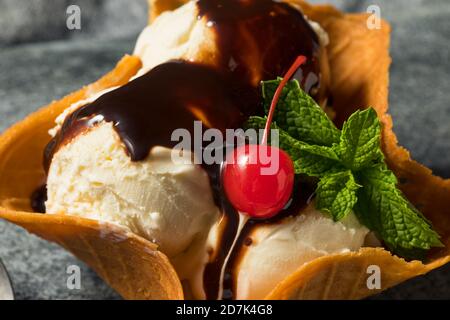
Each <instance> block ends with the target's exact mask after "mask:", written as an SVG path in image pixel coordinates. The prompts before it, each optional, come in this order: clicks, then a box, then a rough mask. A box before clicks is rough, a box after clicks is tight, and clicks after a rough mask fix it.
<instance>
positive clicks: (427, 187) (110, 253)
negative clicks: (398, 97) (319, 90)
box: [0, 0, 450, 299]
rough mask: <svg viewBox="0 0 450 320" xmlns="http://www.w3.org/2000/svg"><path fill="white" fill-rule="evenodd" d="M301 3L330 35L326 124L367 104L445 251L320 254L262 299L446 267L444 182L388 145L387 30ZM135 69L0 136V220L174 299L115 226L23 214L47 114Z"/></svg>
mask: <svg viewBox="0 0 450 320" xmlns="http://www.w3.org/2000/svg"><path fill="white" fill-rule="evenodd" d="M150 2H151V3H152V6H151V8H152V9H151V14H150V16H151V17H156V16H158V15H159V14H160V13H161V12H163V11H165V10H170V9H174V8H176V7H177V6H179V5H181V4H182V3H183V2H186V1H180V0H175V1H172V0H154V1H150ZM289 2H291V3H292V4H293V5H299V6H301V7H302V9H303V11H304V12H305V14H306V15H307V16H308V17H309V18H311V19H312V20H315V21H317V22H319V23H320V24H321V25H322V27H323V28H324V29H325V30H326V31H327V32H328V34H329V36H330V45H329V47H328V58H329V62H330V66H331V93H332V96H333V101H334V102H333V108H334V109H335V110H336V122H337V123H338V124H339V123H342V122H343V121H344V120H345V119H346V118H347V117H348V116H349V115H350V114H351V113H352V112H354V111H355V110H356V109H358V108H360V107H364V106H372V107H374V108H375V109H376V110H377V112H378V115H379V117H380V119H381V121H382V123H383V141H382V144H383V149H384V153H385V155H386V158H387V162H388V164H389V166H390V168H391V169H392V170H393V171H394V172H395V174H396V175H397V176H398V178H400V181H403V182H405V183H403V184H402V185H401V188H402V190H403V192H404V193H405V194H406V196H407V197H408V199H409V200H410V201H411V202H412V203H413V204H415V205H416V206H418V207H419V208H420V209H421V211H422V212H423V213H424V215H425V216H426V217H427V218H428V219H430V220H431V221H432V222H433V225H434V227H435V229H436V230H437V232H438V233H439V234H440V235H441V236H442V242H443V243H444V244H445V247H443V248H440V249H438V250H434V251H432V252H431V253H430V255H429V257H428V259H427V262H428V263H427V264H424V263H422V262H420V261H412V262H407V261H405V260H403V259H401V258H398V257H396V256H394V255H392V254H391V253H390V252H388V251H386V250H384V249H382V248H362V249H361V250H359V251H358V252H353V253H345V254H336V255H328V256H324V257H322V258H318V259H315V260H313V261H311V262H310V263H307V264H305V265H303V266H300V267H299V269H298V270H297V271H296V272H295V273H293V274H292V275H290V276H288V277H287V278H286V279H284V280H283V281H282V282H281V283H279V284H278V285H277V286H276V288H274V290H273V291H272V292H271V293H270V294H269V295H268V296H267V299H359V298H364V297H367V296H369V295H372V294H375V293H378V292H380V291H382V290H385V289H387V288H389V287H391V286H394V285H396V284H398V283H400V282H402V281H405V280H407V279H410V278H413V277H415V276H418V275H421V274H424V273H426V272H428V271H430V270H432V269H435V268H438V267H439V266H442V265H444V264H445V263H447V262H449V261H450V249H449V246H450V239H449V236H450V206H448V202H449V200H448V199H450V180H443V179H441V178H439V177H435V176H433V175H432V172H431V171H430V170H429V169H427V168H425V167H423V166H422V165H420V164H418V163H416V162H414V161H413V160H411V158H410V155H409V153H408V151H407V150H405V149H403V148H402V147H400V146H398V143H397V139H396V137H395V134H394V133H393V131H392V119H391V117H390V116H389V115H388V114H387V109H388V79H389V77H388V69H389V65H390V57H389V34H390V27H389V25H388V24H387V23H385V22H382V24H381V29H376V30H368V28H367V19H368V16H367V15H365V14H343V13H341V12H339V11H337V10H336V9H334V8H333V7H331V6H310V5H308V4H306V3H304V2H302V1H298V0H295V1H289ZM140 67H141V62H140V60H139V58H137V57H133V56H125V57H124V58H123V59H122V60H121V61H120V62H119V63H118V65H117V66H116V68H115V69H114V70H113V71H112V72H110V73H108V74H107V75H106V76H104V77H103V78H102V79H100V80H99V81H97V82H95V83H94V84H91V85H89V86H87V87H85V88H83V89H81V90H80V91H78V92H76V93H73V94H71V95H69V96H67V97H65V98H63V99H62V100H60V101H57V102H54V103H52V104H50V105H49V106H47V107H44V108H43V109H41V110H39V111H37V112H36V113H34V114H32V115H30V116H29V117H28V118H26V119H25V120H23V121H22V122H20V123H18V124H16V125H15V126H13V127H12V128H10V129H9V130H7V131H6V132H5V133H4V134H3V135H2V136H1V137H0V155H1V156H0V217H1V218H4V219H6V220H8V221H10V222H12V223H15V224H17V225H19V226H21V227H23V228H25V229H26V230H28V231H29V232H31V233H33V234H36V235H38V236H40V237H42V238H44V239H46V240H49V241H52V242H55V243H57V244H59V245H61V246H62V247H64V248H65V249H67V250H68V251H70V252H72V253H73V254H74V255H75V256H76V257H78V258H79V259H80V260H82V261H84V262H86V263H87V264H88V265H89V266H90V267H92V268H93V269H94V270H95V271H96V272H97V273H98V274H99V276H100V277H101V278H103V279H104V280H105V281H106V282H107V283H108V284H109V285H110V286H111V287H112V288H114V289H115V290H116V291H117V292H119V293H120V294H121V295H122V296H123V297H124V298H126V299H183V289H182V286H181V283H180V280H179V278H178V277H177V274H176V272H175V270H174V268H173V267H172V265H171V264H170V262H169V260H168V258H167V257H166V256H165V255H164V254H163V253H161V252H160V251H158V248H157V247H156V245H155V244H153V243H151V242H149V241H147V240H145V239H143V238H141V237H139V236H137V235H135V234H132V233H130V232H128V231H127V230H125V229H123V228H120V227H118V226H115V225H112V224H108V223H100V222H98V221H94V220H89V219H83V218H78V217H71V216H67V215H43V214H38V213H33V212H32V209H31V206H30V200H29V199H30V196H31V194H32V193H33V191H35V190H36V189H37V188H38V187H39V186H40V185H42V183H44V181H45V172H44V170H43V168H42V152H43V149H44V147H45V145H46V144H47V143H48V142H49V140H50V137H49V136H48V133H47V131H48V130H49V129H50V128H52V127H53V126H54V120H55V118H56V117H57V116H58V115H59V114H60V113H61V112H62V111H63V110H64V109H65V108H67V107H69V106H70V105H71V104H73V103H74V102H77V101H79V100H82V99H85V98H86V97H88V96H91V95H92V94H95V93H96V92H100V91H102V90H104V89H107V88H111V87H115V86H119V85H123V84H125V83H126V82H127V81H128V80H129V79H130V78H132V77H133V75H135V74H136V73H137V71H138V70H139V68H140ZM370 265H376V266H378V267H379V268H380V271H381V289H378V290H370V289H368V286H367V283H366V281H367V277H368V274H367V268H368V266H370Z"/></svg>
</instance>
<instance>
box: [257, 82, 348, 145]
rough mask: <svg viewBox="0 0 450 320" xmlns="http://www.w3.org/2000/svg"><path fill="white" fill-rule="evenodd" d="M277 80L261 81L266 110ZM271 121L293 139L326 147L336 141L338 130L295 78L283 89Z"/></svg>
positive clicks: (277, 83)
mask: <svg viewBox="0 0 450 320" xmlns="http://www.w3.org/2000/svg"><path fill="white" fill-rule="evenodd" d="M280 82H281V80H280V79H278V80H273V81H266V82H263V83H262V95H263V101H264V107H265V110H266V112H268V110H269V108H270V104H271V102H272V99H273V96H274V94H275V91H276V89H277V87H278V85H279V84H280ZM274 121H275V122H276V123H277V125H278V126H279V127H280V128H281V129H283V130H285V131H286V132H287V133H288V134H289V135H290V136H291V137H292V138H294V139H296V140H300V141H303V142H306V143H310V144H314V145H320V146H329V147H331V146H332V145H333V144H334V143H338V142H339V136H340V133H339V130H338V129H337V128H336V126H335V125H334V124H333V122H332V121H331V120H330V119H329V118H328V116H327V115H326V113H325V112H324V111H323V110H322V109H321V108H320V106H319V105H318V104H317V103H316V102H315V101H314V99H313V98H311V97H310V96H309V95H308V94H306V93H305V92H304V91H303V90H302V89H301V88H300V85H299V83H298V81H296V80H293V81H290V82H289V83H288V84H287V85H286V86H285V87H284V88H283V91H282V94H281V96H280V100H279V102H278V105H277V109H276V111H275V115H274Z"/></svg>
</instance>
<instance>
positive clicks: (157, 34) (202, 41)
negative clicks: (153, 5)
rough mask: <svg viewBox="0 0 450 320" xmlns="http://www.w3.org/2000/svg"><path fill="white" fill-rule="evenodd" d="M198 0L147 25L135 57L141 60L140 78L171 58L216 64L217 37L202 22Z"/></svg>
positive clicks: (135, 51)
mask: <svg viewBox="0 0 450 320" xmlns="http://www.w3.org/2000/svg"><path fill="white" fill-rule="evenodd" d="M198 16H199V10H198V7H197V5H196V1H189V2H188V3H186V4H185V5H183V6H181V7H180V8H178V9H176V10H174V11H167V12H164V13H163V14H161V15H160V16H159V17H158V18H157V19H155V21H154V22H153V23H152V24H151V25H149V26H147V27H146V28H145V29H144V30H143V31H142V33H141V35H140V36H139V38H138V41H137V43H136V48H135V50H134V55H137V56H139V57H140V58H141V60H142V63H143V68H142V69H141V70H140V71H139V73H138V76H140V75H142V74H144V73H146V72H147V71H149V70H151V69H152V68H153V67H155V66H157V65H159V64H161V63H163V62H167V61H169V60H171V59H183V60H186V61H201V62H202V63H203V64H213V63H214V62H216V59H217V57H218V52H217V51H218V46H217V41H216V40H217V39H216V34H215V32H214V30H213V29H212V28H209V27H208V26H207V25H206V24H207V23H208V22H207V20H206V19H198Z"/></svg>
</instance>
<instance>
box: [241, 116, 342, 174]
mask: <svg viewBox="0 0 450 320" xmlns="http://www.w3.org/2000/svg"><path fill="white" fill-rule="evenodd" d="M266 121H267V119H266V118H261V117H250V118H249V119H248V120H247V122H246V124H245V128H246V129H249V128H252V129H256V130H258V129H264V127H265V125H266ZM271 128H272V129H276V130H278V133H279V137H278V139H279V148H281V149H283V150H284V151H286V152H287V153H288V154H289V156H290V157H291V159H292V161H293V162H294V168H295V173H296V174H305V175H308V176H311V177H321V176H323V175H325V174H328V173H330V172H334V171H336V170H337V169H336V168H341V166H340V164H339V161H338V160H339V158H338V156H337V154H336V152H335V151H334V150H333V149H332V148H329V147H324V146H314V145H309V144H307V143H304V142H301V141H298V140H296V139H294V138H292V137H291V136H290V135H289V134H288V133H287V132H286V131H284V130H282V129H280V128H279V127H278V126H277V124H275V123H272V126H271ZM269 137H270V135H269ZM269 143H271V141H270V139H269Z"/></svg>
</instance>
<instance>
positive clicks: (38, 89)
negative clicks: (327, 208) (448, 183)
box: [0, 0, 450, 299]
mask: <svg viewBox="0 0 450 320" xmlns="http://www.w3.org/2000/svg"><path fill="white" fill-rule="evenodd" d="M316 2H317V1H316ZM320 2H327V1H320ZM30 3H33V5H30ZM67 3H71V4H79V5H80V6H81V9H82V17H83V18H82V26H83V29H82V30H81V31H74V32H68V31H67V29H65V8H66V6H67ZM334 3H336V4H337V5H339V6H340V7H341V8H345V9H347V10H350V11H365V9H366V8H367V6H368V5H369V4H373V3H378V4H379V5H380V7H381V10H382V16H383V18H385V19H387V20H389V21H390V22H391V23H392V26H393V36H392V56H393V60H394V64H393V66H392V70H391V95H390V112H391V114H392V115H393V117H394V121H395V131H396V133H397V134H398V136H399V140H400V142H401V144H403V145H404V146H406V147H407V148H408V149H410V150H411V152H412V154H413V155H414V157H415V158H416V159H417V160H419V161H421V162H423V163H425V164H427V165H429V166H430V167H432V168H433V169H434V170H435V171H436V172H437V173H439V174H440V175H442V176H447V177H450V161H449V160H448V159H449V157H450V140H449V138H450V90H449V89H450V88H449V81H448V74H449V73H450V63H449V58H450V49H449V43H450V42H449V40H450V5H449V2H448V0H428V1H425V0H422V1H420V0H395V1H393V0H385V1H374V0H373V1H344V0H335V1H334ZM36 10H37V11H36ZM36 12H38V13H39V16H37V14H36ZM24 16H25V17H27V19H24V18H23V17H24ZM35 16H36V17H35ZM145 20H146V6H145V1H143V0H142V1H141V0H133V1H125V0H108V1H100V0H96V1H90V0H79V1H65V0H55V1H51V0H34V1H27V0H0V131H3V130H4V129H6V128H7V127H8V126H9V125H11V124H13V123H14V122H16V121H18V120H20V119H22V118H23V117H24V116H26V115H27V114H28V113H30V112H31V111H34V110H36V109H37V108H38V107H39V106H42V105H45V104H47V103H48V102H50V101H51V100H53V99H56V98H58V97H62V96H63V95H65V94H67V93H69V92H71V91H73V90H75V89H77V88H79V87H80V86H82V85H83V84H86V83H89V82H92V81H93V80H95V79H96V78H98V77H99V76H101V75H102V74H104V73H105V72H106V71H108V70H110V69H111V67H112V66H113V65H114V64H115V62H116V61H117V60H118V59H119V58H120V57H121V56H122V55H123V54H124V53H127V52H130V51H131V50H132V47H133V42H134V40H135V38H136V36H137V33H138V30H139V29H140V28H142V26H143V25H145ZM55 39H57V40H55ZM38 40H39V41H40V40H53V41H48V42H37V41H38ZM30 41H34V42H35V43H29V42H30ZM1 46H3V47H1ZM0 258H2V259H3V260H4V263H5V265H6V267H7V268H8V270H9V271H10V273H11V276H12V279H13V282H14V285H15V291H16V295H17V298H19V299H116V298H118V297H117V295H116V294H115V293H114V292H113V291H112V290H111V289H109V288H108V287H107V286H106V285H105V284H104V283H103V282H102V281H101V280H100V279H98V277H97V276H96V275H95V274H94V273H93V272H92V271H90V270H89V269H88V268H87V267H85V266H84V265H83V264H82V263H81V262H79V261H78V260H76V259H75V258H73V257H72V256H71V255H70V254H68V253H67V252H65V251H64V250H62V249H60V248H58V247H57V246H55V245H52V244H49V243H47V242H45V241H43V240H40V239H38V238H36V237H34V236H32V235H29V234H27V233H26V232H24V231H23V230H21V229H19V228H17V227H15V226H13V225H11V224H8V223H5V222H3V221H0ZM74 264H76V265H79V266H80V267H81V268H82V288H81V290H74V291H71V290H68V289H67V287H66V280H67V274H66V269H67V267H68V266H70V265H74ZM376 298H377V299H419V298H435V299H439V298H446V299H449V298H450V266H447V267H444V268H442V269H441V270H437V271H435V272H432V273H431V274H429V275H427V276H424V277H419V278H416V279H414V280H411V281H409V282H407V283H405V284H403V285H401V286H398V287H396V288H394V289H392V290H389V291H388V292H386V293H384V294H382V295H380V296H378V297H376Z"/></svg>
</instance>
